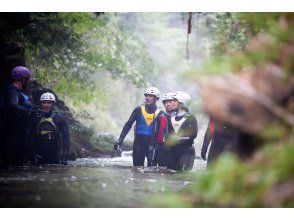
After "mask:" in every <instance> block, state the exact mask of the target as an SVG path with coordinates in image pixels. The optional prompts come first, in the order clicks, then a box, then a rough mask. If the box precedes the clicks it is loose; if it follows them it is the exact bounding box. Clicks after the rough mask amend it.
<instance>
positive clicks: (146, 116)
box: [141, 105, 161, 126]
mask: <svg viewBox="0 0 294 220" xmlns="http://www.w3.org/2000/svg"><path fill="white" fill-rule="evenodd" d="M141 111H142V115H143V117H144V119H145V121H146V124H147V125H148V126H149V125H151V123H152V122H153V120H154V118H156V117H157V115H158V114H159V113H160V111H161V110H160V108H158V109H156V111H155V112H154V113H152V114H149V113H148V112H147V111H146V109H145V105H141Z"/></svg>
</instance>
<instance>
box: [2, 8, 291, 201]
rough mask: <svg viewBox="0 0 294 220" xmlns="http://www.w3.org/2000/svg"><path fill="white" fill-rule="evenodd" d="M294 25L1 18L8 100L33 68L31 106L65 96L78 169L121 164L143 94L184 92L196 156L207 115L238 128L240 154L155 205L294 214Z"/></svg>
mask: <svg viewBox="0 0 294 220" xmlns="http://www.w3.org/2000/svg"><path fill="white" fill-rule="evenodd" d="M293 24H294V14H293V13H208V12H207V13H204V12H190V13H189V12H183V13H110V12H104V13H103V12H99V13H90V12H88V13H86V12H77V13H67V12H58V13H53V12H50V13H49V12H47V13H40V12H35V13H29V12H26V13H24V12H18V13H16V12H15V13H0V33H1V35H0V44H1V51H0V60H1V61H0V66H1V68H0V69H1V93H2V92H3V91H4V90H5V85H6V84H7V82H8V79H9V74H10V71H11V69H12V68H13V67H14V66H16V65H23V66H27V67H28V68H29V69H30V70H31V71H32V80H31V83H30V86H29V93H30V94H31V95H32V97H38V94H39V91H40V90H41V89H44V88H46V89H51V90H52V91H53V92H54V93H55V94H56V96H57V97H58V101H57V109H58V110H59V111H60V112H62V114H64V115H65V116H66V120H67V122H68V123H69V125H70V136H71V145H70V146H71V148H70V159H72V160H75V159H77V158H85V157H90V158H97V157H100V158H101V157H103V158H104V157H105V158H112V157H113V156H114V151H113V144H114V142H115V141H116V139H117V137H118V136H119V134H120V131H121V129H122V127H123V125H124V123H125V122H126V121H127V120H128V117H129V115H130V114H131V111H132V110H133V108H134V107H136V106H139V105H140V104H142V103H143V102H144V96H143V91H144V89H145V88H147V87H149V86H155V87H158V88H159V89H160V91H161V94H164V93H165V92H170V91H179V90H182V91H186V92H188V93H189V94H190V95H191V97H192V103H191V106H190V108H191V112H192V114H194V115H195V116H196V118H197V122H198V129H199V131H198V136H197V139H196V141H195V142H194V145H195V148H196V149H195V150H196V157H197V156H198V157H199V154H200V149H201V145H202V142H203V138H204V133H205V130H206V128H207V123H208V119H209V118H212V119H214V120H217V121H219V122H222V123H224V124H227V125H229V126H231V127H232V128H234V130H235V131H236V132H237V133H238V137H239V139H238V145H237V147H235V148H234V149H230V150H228V151H227V152H226V153H224V154H223V155H222V156H221V157H220V158H219V159H218V160H217V161H215V162H214V163H213V164H212V167H211V168H210V169H207V170H206V171H205V172H195V173H193V174H191V175H192V176H191V180H190V182H191V183H190V184H188V185H187V186H186V187H185V188H183V189H182V190H180V191H179V192H177V193H173V192H165V193H164V194H159V195H152V196H151V197H150V198H148V202H147V205H146V206H148V207H293V205H294V200H293V198H294V173H293V170H294V161H293V158H292V156H293V155H294V148H293V143H294V140H293V139H294V135H293V134H294V133H293V128H294V78H293V72H294V28H293V27H294V25H293ZM3 94H4V93H3ZM159 104H160V105H161V103H159ZM3 120H4V119H3V117H2V112H1V124H0V125H1V129H3V127H2V121H3ZM131 146H132V134H129V136H128V137H127V141H126V142H125V144H124V146H123V149H125V150H130V149H131Z"/></svg>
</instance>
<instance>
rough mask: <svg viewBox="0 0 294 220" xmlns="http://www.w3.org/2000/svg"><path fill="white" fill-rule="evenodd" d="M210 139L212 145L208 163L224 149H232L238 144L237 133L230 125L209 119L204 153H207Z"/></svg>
mask: <svg viewBox="0 0 294 220" xmlns="http://www.w3.org/2000/svg"><path fill="white" fill-rule="evenodd" d="M210 141H211V146H210V150H209V153H208V158H207V164H208V165H210V164H211V162H212V161H214V160H215V159H216V158H218V157H219V156H220V155H221V154H222V153H223V152H224V151H226V150H229V149H232V148H233V147H234V146H235V145H236V143H237V135H236V133H235V132H234V130H233V129H231V128H230V127H228V126H225V125H221V124H219V123H215V122H212V120H209V123H208V126H207V129H206V132H205V136H204V141H203V145H202V148H201V151H202V154H206V152H207V148H208V145H209V143H210Z"/></svg>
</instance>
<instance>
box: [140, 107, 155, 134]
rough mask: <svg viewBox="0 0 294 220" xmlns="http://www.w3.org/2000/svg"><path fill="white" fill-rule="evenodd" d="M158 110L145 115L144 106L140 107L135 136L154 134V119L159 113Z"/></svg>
mask: <svg viewBox="0 0 294 220" xmlns="http://www.w3.org/2000/svg"><path fill="white" fill-rule="evenodd" d="M160 111H161V110H160V109H159V108H157V109H156V111H155V112H154V113H151V114H149V113H147V111H146V109H145V106H144V105H142V106H141V115H140V119H139V121H138V122H137V124H136V129H135V135H144V136H152V134H153V133H154V127H155V124H156V123H155V121H156V120H155V119H156V118H157V116H158V115H159V113H160Z"/></svg>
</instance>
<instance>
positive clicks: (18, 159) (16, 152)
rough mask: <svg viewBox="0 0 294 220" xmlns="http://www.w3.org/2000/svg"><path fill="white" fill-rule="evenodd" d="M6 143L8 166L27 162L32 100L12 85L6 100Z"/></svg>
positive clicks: (5, 158) (5, 154)
mask: <svg viewBox="0 0 294 220" xmlns="http://www.w3.org/2000/svg"><path fill="white" fill-rule="evenodd" d="M5 107H6V108H5V110H6V112H5V116H6V119H5V141H4V142H5V143H4V162H5V164H6V165H22V164H23V163H24V160H25V151H26V149H25V146H26V134H27V129H28V124H29V115H30V110H32V107H33V106H32V99H31V98H30V97H29V96H28V95H26V94H25V93H24V92H23V91H21V90H19V89H18V88H16V87H15V86H13V85H12V84H10V85H9V86H8V89H7V93H6V99H5Z"/></svg>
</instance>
